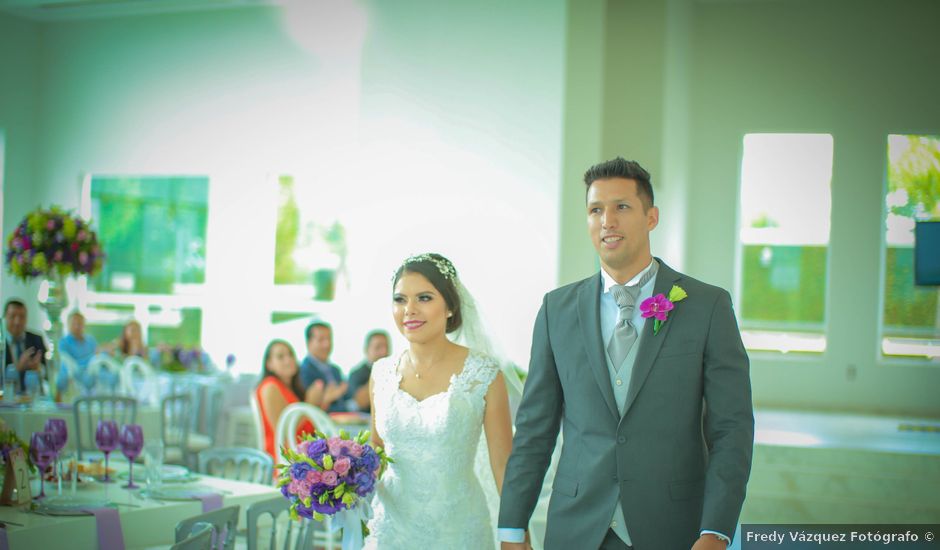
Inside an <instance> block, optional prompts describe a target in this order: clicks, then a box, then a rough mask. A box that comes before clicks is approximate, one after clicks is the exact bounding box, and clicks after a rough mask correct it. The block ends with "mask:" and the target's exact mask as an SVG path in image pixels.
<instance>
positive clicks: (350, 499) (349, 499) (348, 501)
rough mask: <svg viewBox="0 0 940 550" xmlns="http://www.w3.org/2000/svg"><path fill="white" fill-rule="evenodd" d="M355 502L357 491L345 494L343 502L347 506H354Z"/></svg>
mask: <svg viewBox="0 0 940 550" xmlns="http://www.w3.org/2000/svg"><path fill="white" fill-rule="evenodd" d="M354 502H356V493H346V494H345V495H343V504H345V505H346V506H347V507H349V506H352V503H354Z"/></svg>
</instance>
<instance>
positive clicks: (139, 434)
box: [120, 424, 144, 489]
mask: <svg viewBox="0 0 940 550" xmlns="http://www.w3.org/2000/svg"><path fill="white" fill-rule="evenodd" d="M120 442H121V452H122V453H124V456H126V457H127V469H128V470H127V485H123V486H122V487H124V488H125V489H136V488H138V487H140V486H139V485H134V459H135V458H137V457H138V456H140V451H141V450H142V449H143V448H144V431H143V430H142V429H141V427H140V425H139V424H125V425H124V426H123V427H122V428H121V437H120Z"/></svg>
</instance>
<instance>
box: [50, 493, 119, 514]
mask: <svg viewBox="0 0 940 550" xmlns="http://www.w3.org/2000/svg"><path fill="white" fill-rule="evenodd" d="M110 505H111V501H110V500H108V499H106V498H100V497H86V496H82V495H49V496H47V497H46V498H43V499H40V500H37V501H35V510H36V511H37V512H39V513H40V514H49V515H52V516H84V515H86V514H87V512H84V511H83V510H86V509H88V508H104V507H107V506H110Z"/></svg>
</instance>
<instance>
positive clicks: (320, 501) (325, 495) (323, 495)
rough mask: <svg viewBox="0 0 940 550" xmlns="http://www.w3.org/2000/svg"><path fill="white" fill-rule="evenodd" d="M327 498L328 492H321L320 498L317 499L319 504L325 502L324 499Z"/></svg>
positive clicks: (328, 497) (328, 496)
mask: <svg viewBox="0 0 940 550" xmlns="http://www.w3.org/2000/svg"><path fill="white" fill-rule="evenodd" d="M329 499H330V493H323V494H322V495H320V498H318V499H317V501H318V502H319V503H320V504H326V501H327V500H329Z"/></svg>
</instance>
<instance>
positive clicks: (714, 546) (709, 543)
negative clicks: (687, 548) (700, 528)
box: [692, 533, 728, 550]
mask: <svg viewBox="0 0 940 550" xmlns="http://www.w3.org/2000/svg"><path fill="white" fill-rule="evenodd" d="M727 547H728V543H726V542H725V541H723V540H722V539H720V538H718V537H716V536H715V535H713V534H711V533H702V535H701V536H700V537H699V538H698V540H697V541H695V544H694V545H693V546H692V550H725V549H726V548H727Z"/></svg>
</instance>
